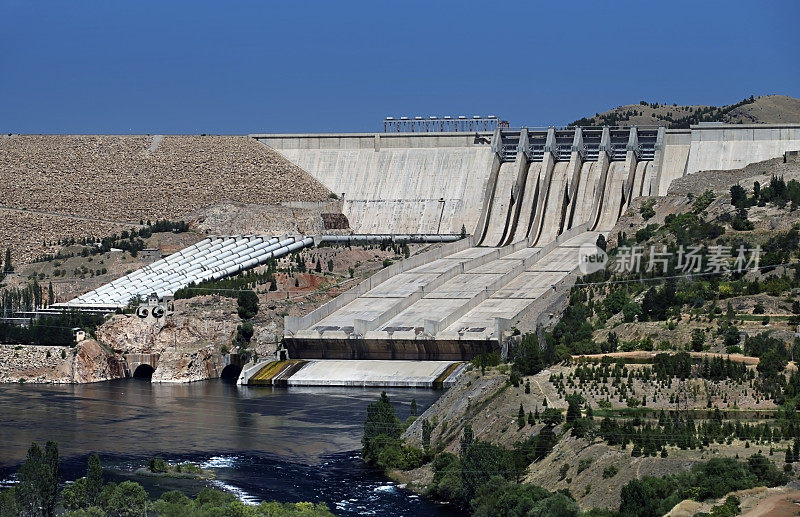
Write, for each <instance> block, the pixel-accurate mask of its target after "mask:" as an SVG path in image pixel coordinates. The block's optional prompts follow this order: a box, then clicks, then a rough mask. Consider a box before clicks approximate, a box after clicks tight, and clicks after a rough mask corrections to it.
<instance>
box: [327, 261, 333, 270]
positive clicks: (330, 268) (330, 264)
mask: <svg viewBox="0 0 800 517" xmlns="http://www.w3.org/2000/svg"><path fill="white" fill-rule="evenodd" d="M328 271H330V272H333V259H328Z"/></svg>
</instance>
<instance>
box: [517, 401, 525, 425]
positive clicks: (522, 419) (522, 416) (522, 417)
mask: <svg viewBox="0 0 800 517" xmlns="http://www.w3.org/2000/svg"><path fill="white" fill-rule="evenodd" d="M517 427H519V428H520V429H522V428H523V427H525V408H523V407H522V403H520V405H519V412H517Z"/></svg>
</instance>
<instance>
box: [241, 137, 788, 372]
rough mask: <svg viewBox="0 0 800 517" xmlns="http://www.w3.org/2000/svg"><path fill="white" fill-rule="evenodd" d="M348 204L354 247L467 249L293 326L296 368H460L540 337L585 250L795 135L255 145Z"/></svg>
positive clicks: (290, 339) (351, 294) (779, 149)
mask: <svg viewBox="0 0 800 517" xmlns="http://www.w3.org/2000/svg"><path fill="white" fill-rule="evenodd" d="M251 137H252V138H254V139H255V140H257V141H259V142H261V143H263V144H264V145H267V146H269V147H270V148H272V149H274V150H276V151H277V152H279V153H281V154H282V155H283V156H284V157H286V158H287V159H288V160H290V161H291V162H293V163H294V164H296V165H298V166H299V167H301V168H303V169H304V170H305V171H307V172H308V173H309V174H311V175H312V176H314V177H315V178H316V179H317V180H319V181H320V182H321V183H322V184H323V185H325V186H326V187H328V188H329V189H330V190H331V191H332V192H334V193H336V194H337V195H340V196H341V198H342V201H343V213H344V215H345V216H346V217H347V218H348V221H349V224H350V228H351V230H352V231H353V233H355V234H386V235H392V234H398V233H400V234H447V235H454V234H462V235H465V236H466V237H465V238H463V239H460V240H458V241H456V242H449V243H446V244H443V245H441V246H439V247H437V248H434V249H432V250H430V251H427V252H424V253H421V254H419V255H415V256H413V257H410V258H409V259H406V260H404V261H401V262H399V263H396V264H393V265H391V266H389V267H386V268H384V269H383V270H381V271H379V272H378V273H376V274H375V275H373V276H372V277H370V278H368V279H366V280H365V281H363V282H362V283H361V284H359V285H357V286H356V287H354V288H352V289H351V290H349V291H346V292H345V293H343V294H341V295H340V296H338V297H337V298H335V299H333V300H331V301H330V302H328V303H327V304H325V305H323V306H321V307H319V308H318V309H316V310H314V311H313V312H311V313H309V314H307V315H305V316H301V317H292V316H287V317H286V318H285V325H284V333H285V336H284V337H285V343H286V347H287V348H288V351H289V354H290V356H291V357H292V358H296V359H305V358H308V359H330V360H340V359H379V360H385V359H403V360H439V361H460V360H465V359H470V358H471V357H473V356H474V355H475V354H478V353H481V352H484V351H487V350H492V349H497V348H498V347H502V346H503V344H504V343H505V342H506V341H507V339H508V338H509V337H510V336H511V335H512V334H513V333H514V330H515V329H517V328H518V329H523V330H525V329H528V330H529V329H535V328H536V327H537V326H539V325H541V324H544V323H547V322H548V321H549V320H550V319H551V318H552V317H553V316H554V314H555V313H557V310H558V307H559V305H560V304H561V303H563V301H564V300H565V297H566V296H567V294H568V292H569V289H570V287H571V285H572V284H573V283H574V280H575V278H577V275H578V269H577V268H578V261H579V253H578V252H579V249H580V247H581V246H583V245H586V244H590V245H591V244H594V243H595V242H596V241H597V238H598V236H599V235H607V234H608V232H610V231H611V229H612V228H613V227H614V225H615V224H616V222H617V220H618V219H619V217H620V215H621V214H622V213H623V212H624V211H625V210H626V209H627V207H628V206H629V205H630V203H631V201H632V200H633V199H635V198H637V197H641V196H656V195H664V194H666V192H667V189H668V187H669V185H670V183H671V182H672V181H673V180H674V179H676V178H680V177H683V176H685V175H687V174H692V173H695V172H698V171H701V170H702V171H706V170H730V169H736V168H741V167H743V166H745V165H747V164H750V163H755V162H758V161H763V160H766V159H770V158H775V157H778V156H782V155H783V154H784V152H786V151H792V150H796V149H800V125H791V124H785V125H744V124H739V125H722V124H717V123H709V124H700V125H697V126H692V127H691V128H689V129H666V128H664V127H599V128H592V127H565V128H556V127H549V128H527V127H522V128H517V129H511V128H505V127H499V128H497V129H495V130H494V131H493V132H475V133H464V132H429V133H375V134H368V133H357V134H309V135H297V134H294V135H290V134H256V135H251Z"/></svg>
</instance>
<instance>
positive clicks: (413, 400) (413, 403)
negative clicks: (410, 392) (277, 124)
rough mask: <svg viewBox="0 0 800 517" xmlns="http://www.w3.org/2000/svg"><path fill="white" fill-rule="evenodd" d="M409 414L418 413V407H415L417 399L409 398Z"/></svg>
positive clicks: (414, 414) (415, 414)
mask: <svg viewBox="0 0 800 517" xmlns="http://www.w3.org/2000/svg"><path fill="white" fill-rule="evenodd" d="M410 412H411V416H417V415H418V414H419V409H418V408H417V399H411V410H410Z"/></svg>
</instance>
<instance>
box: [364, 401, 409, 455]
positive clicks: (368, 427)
mask: <svg viewBox="0 0 800 517" xmlns="http://www.w3.org/2000/svg"><path fill="white" fill-rule="evenodd" d="M402 432H403V430H402V426H401V424H400V420H398V418H397V415H396V414H395V409H394V406H393V405H392V403H391V402H390V401H389V397H388V396H387V395H386V392H385V391H383V392H381V396H380V398H379V399H378V400H377V401H376V402H373V403H371V404H370V405H368V406H367V419H366V421H365V422H364V435H363V436H362V438H361V445H362V449H361V457H362V458H363V460H364V462H366V463H368V464H377V462H378V456H379V454H380V453H381V448H382V445H385V444H386V442H387V440H386V439H389V440H399V438H400V435H401V434H402Z"/></svg>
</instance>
